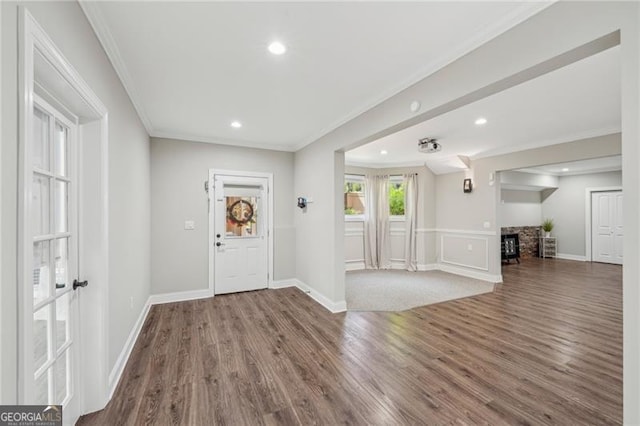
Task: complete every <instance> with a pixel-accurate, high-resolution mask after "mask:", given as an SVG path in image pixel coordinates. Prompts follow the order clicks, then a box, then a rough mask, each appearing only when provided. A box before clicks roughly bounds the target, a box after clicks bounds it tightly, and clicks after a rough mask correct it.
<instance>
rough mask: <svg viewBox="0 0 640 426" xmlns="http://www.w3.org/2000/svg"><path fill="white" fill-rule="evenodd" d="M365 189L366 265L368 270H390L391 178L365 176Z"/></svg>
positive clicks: (385, 176) (386, 176)
mask: <svg viewBox="0 0 640 426" xmlns="http://www.w3.org/2000/svg"><path fill="white" fill-rule="evenodd" d="M364 189H365V192H366V193H365V203H366V209H365V217H364V264H365V267H366V268H367V269H389V268H391V256H390V245H391V244H390V233H389V197H388V193H389V176H388V175H380V176H365V185H364Z"/></svg>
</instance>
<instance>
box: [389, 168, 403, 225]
mask: <svg viewBox="0 0 640 426" xmlns="http://www.w3.org/2000/svg"><path fill="white" fill-rule="evenodd" d="M404 187H405V184H404V178H403V177H402V176H390V177H389V216H391V218H392V219H403V218H404Z"/></svg>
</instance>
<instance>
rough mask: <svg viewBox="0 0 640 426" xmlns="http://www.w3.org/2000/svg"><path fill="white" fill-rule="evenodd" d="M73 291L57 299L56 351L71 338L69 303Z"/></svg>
mask: <svg viewBox="0 0 640 426" xmlns="http://www.w3.org/2000/svg"><path fill="white" fill-rule="evenodd" d="M70 302H71V293H69V292H66V293H65V294H63V295H62V296H60V297H59V298H57V299H56V322H55V324H56V352H57V351H59V350H60V348H61V347H62V346H63V345H64V344H65V343H67V340H69V303H70Z"/></svg>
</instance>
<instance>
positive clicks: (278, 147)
mask: <svg viewBox="0 0 640 426" xmlns="http://www.w3.org/2000/svg"><path fill="white" fill-rule="evenodd" d="M83 3H92V1H90V0H83ZM149 136H151V137H154V138H163V139H178V140H183V141H191V142H202V143H211V144H215V145H231V146H234V147H242V148H253V149H268V150H271V151H284V152H295V149H294V147H293V146H291V145H283V144H272V143H270V144H265V143H262V142H247V141H242V140H235V139H226V138H219V137H215V136H203V135H194V134H191V133H184V132H178V131H175V132H173V131H157V130H153V129H152V130H151V131H149Z"/></svg>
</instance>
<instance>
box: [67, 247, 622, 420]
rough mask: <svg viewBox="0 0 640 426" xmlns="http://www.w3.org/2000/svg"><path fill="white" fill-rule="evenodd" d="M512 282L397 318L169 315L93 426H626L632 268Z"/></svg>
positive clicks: (264, 299)
mask: <svg viewBox="0 0 640 426" xmlns="http://www.w3.org/2000/svg"><path fill="white" fill-rule="evenodd" d="M503 274H504V284H502V285H499V286H497V288H496V291H495V292H494V293H489V294H484V295H480V296H475V297H470V298H466V299H460V300H455V301H451V302H445V303H441V304H438V305H431V306H424V307H420V308H415V309H411V310H409V311H404V312H397V313H390V312H349V313H341V314H331V313H329V312H328V311H326V310H325V309H324V308H323V307H322V306H320V305H318V304H316V303H315V302H314V301H313V300H312V299H311V298H309V297H308V296H307V295H305V294H304V293H302V292H301V291H299V290H297V289H294V288H288V289H281V290H264V291H256V292H248V293H240V294H231V295H225V296H217V297H215V298H213V299H206V300H198V301H192V302H181V303H172V304H166V305H158V306H154V307H153V308H152V309H151V312H150V314H149V317H148V318H147V321H146V322H145V324H144V327H143V329H142V332H141V334H140V337H139V339H138V341H137V342H136V345H135V348H134V349H133V353H132V355H131V358H130V360H129V362H128V364H127V366H126V369H125V371H124V374H123V377H122V380H121V382H120V384H119V386H118V388H117V390H116V392H115V395H114V397H113V399H112V400H111V402H110V403H109V405H108V406H107V407H106V408H105V409H104V410H102V411H99V412H97V413H92V414H89V415H86V416H83V417H82V418H81V419H80V422H79V424H82V425H84V424H87V425H89V424H90V425H116V424H117V425H142V424H153V425H156V424H157V425H171V424H179V425H209V424H221V425H222V424H226V425H295V424H302V425H308V424H323V425H336V424H347V423H348V424H362V425H364V424H374V425H394V424H495V425H498V424H562V425H574V424H621V422H622V268H621V267H620V266H615V265H606V264H598V263H587V262H572V261H564V260H555V259H546V260H539V259H530V260H526V261H523V262H522V263H521V264H520V265H516V264H512V265H508V266H505V267H504V268H503Z"/></svg>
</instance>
